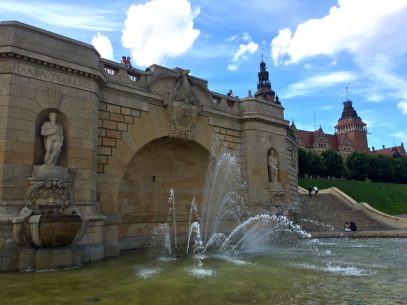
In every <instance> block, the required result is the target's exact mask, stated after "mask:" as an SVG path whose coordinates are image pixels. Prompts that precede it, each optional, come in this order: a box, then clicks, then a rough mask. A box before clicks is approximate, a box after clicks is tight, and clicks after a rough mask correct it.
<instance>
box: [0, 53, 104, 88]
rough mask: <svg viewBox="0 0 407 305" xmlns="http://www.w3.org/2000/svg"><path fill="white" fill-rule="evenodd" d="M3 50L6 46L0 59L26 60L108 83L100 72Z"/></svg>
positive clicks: (0, 54)
mask: <svg viewBox="0 0 407 305" xmlns="http://www.w3.org/2000/svg"><path fill="white" fill-rule="evenodd" d="M3 48H4V46H2V48H0V58H15V59H19V60H24V61H26V62H30V63H34V64H37V65H41V66H44V67H47V68H51V69H55V70H60V71H63V72H66V73H72V74H75V75H79V76H83V77H87V78H90V79H94V80H96V81H98V82H99V83H101V84H105V83H106V78H105V77H104V76H103V74H102V73H100V71H97V72H93V73H92V72H90V71H84V69H75V68H72V67H69V65H68V64H65V65H64V64H56V63H53V62H51V61H47V60H43V59H38V58H35V57H34V56H26V55H22V54H20V53H17V52H16V51H15V50H13V51H9V52H5V51H4V50H2V49H3ZM98 72H99V73H98Z"/></svg>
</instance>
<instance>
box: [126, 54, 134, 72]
mask: <svg viewBox="0 0 407 305" xmlns="http://www.w3.org/2000/svg"><path fill="white" fill-rule="evenodd" d="M126 59H127V68H129V69H130V70H133V66H132V65H131V58H130V56H127V58H126Z"/></svg>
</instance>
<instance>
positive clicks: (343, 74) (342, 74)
mask: <svg viewBox="0 0 407 305" xmlns="http://www.w3.org/2000/svg"><path fill="white" fill-rule="evenodd" d="M356 79H357V75H356V74H354V73H352V72H349V71H339V72H332V73H327V74H323V75H316V76H311V77H308V78H306V79H303V80H301V81H299V82H297V83H294V84H291V85H288V86H287V88H285V89H284V90H283V92H284V94H283V95H282V98H285V99H289V98H293V97H296V96H306V95H309V94H311V93H313V92H315V91H317V90H319V89H323V88H329V87H332V86H335V85H338V84H342V83H348V82H352V81H354V80H356Z"/></svg>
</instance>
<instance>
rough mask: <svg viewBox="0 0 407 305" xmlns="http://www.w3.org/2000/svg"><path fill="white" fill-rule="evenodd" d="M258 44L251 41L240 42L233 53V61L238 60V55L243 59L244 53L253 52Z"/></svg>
mask: <svg viewBox="0 0 407 305" xmlns="http://www.w3.org/2000/svg"><path fill="white" fill-rule="evenodd" d="M258 47H259V45H258V44H257V43H254V42H253V41H250V42H248V43H247V44H240V45H239V49H238V50H237V51H236V53H235V55H234V56H233V60H234V61H238V60H239V59H240V57H242V58H243V59H245V58H246V57H245V56H246V54H253V53H254V52H256V51H257V48H258Z"/></svg>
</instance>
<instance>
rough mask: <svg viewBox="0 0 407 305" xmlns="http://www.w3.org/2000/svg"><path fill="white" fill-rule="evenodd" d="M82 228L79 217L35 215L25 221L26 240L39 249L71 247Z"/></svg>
mask: <svg viewBox="0 0 407 305" xmlns="http://www.w3.org/2000/svg"><path fill="white" fill-rule="evenodd" d="M81 226H82V219H81V217H80V216H79V215H33V216H31V217H27V218H26V219H24V223H23V232H24V235H25V236H24V237H25V238H24V239H25V240H26V241H28V242H29V243H31V244H32V245H34V246H36V247H39V248H55V247H65V246H68V245H70V244H71V243H72V242H73V241H74V239H75V237H76V236H77V234H78V233H79V231H80V229H81Z"/></svg>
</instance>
